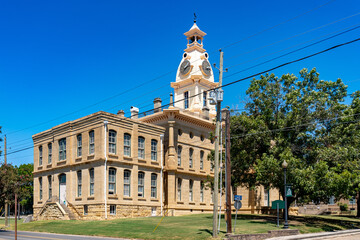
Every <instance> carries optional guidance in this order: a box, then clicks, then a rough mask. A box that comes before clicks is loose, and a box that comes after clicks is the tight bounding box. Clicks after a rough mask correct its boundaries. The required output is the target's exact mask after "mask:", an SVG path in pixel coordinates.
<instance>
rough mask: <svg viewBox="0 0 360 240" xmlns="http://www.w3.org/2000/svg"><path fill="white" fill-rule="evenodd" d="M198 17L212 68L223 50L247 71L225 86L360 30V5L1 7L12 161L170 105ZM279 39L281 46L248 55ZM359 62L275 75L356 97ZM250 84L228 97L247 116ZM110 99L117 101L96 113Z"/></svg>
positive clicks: (2, 98) (355, 50) (5, 123)
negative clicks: (51, 139) (86, 119)
mask: <svg viewBox="0 0 360 240" xmlns="http://www.w3.org/2000/svg"><path fill="white" fill-rule="evenodd" d="M328 2H330V3H329V4H327V5H325V6H323V7H321V8H318V9H316V10H314V11H312V12H309V13H307V14H304V15H301V14H303V13H305V12H307V11H309V10H311V9H314V8H316V7H318V6H321V5H323V4H326V3H328ZM194 12H196V14H197V16H198V21H197V24H198V26H199V27H200V28H201V29H202V30H203V31H205V32H206V33H207V34H208V35H207V36H206V37H205V40H204V47H205V49H206V50H207V51H208V53H209V55H210V62H211V63H218V61H219V54H218V49H219V48H223V51H224V65H225V67H229V66H232V65H235V64H241V65H238V66H235V67H232V68H229V72H228V73H226V74H225V75H224V76H225V77H226V76H228V75H230V74H233V73H235V72H237V71H241V70H243V69H245V68H248V67H251V66H253V65H255V64H258V63H261V62H263V61H266V60H268V59H271V58H273V57H276V56H279V55H281V54H284V53H286V52H289V51H292V50H295V49H296V48H299V47H302V46H304V45H298V46H297V47H294V48H289V49H288V50H286V51H283V52H280V50H282V49H284V48H288V47H291V46H294V45H297V44H301V43H304V42H306V41H309V42H308V43H306V44H310V43H312V42H314V41H316V40H313V41H310V40H312V39H316V38H318V39H317V40H320V39H322V38H324V37H322V36H324V35H326V34H331V33H333V32H336V31H341V30H342V29H344V28H346V27H350V26H353V25H355V24H360V14H359V15H356V16H353V17H349V16H351V15H354V14H357V13H359V12H360V4H359V1H358V0H335V1H329V0H318V1H313V0H293V1H289V0H286V1H285V0H273V1H268V0H259V1H243V0H241V1H240V0H238V1H185V0H184V1H168V0H166V1H155V0H154V1H115V0H114V1H89V0H87V1H36V0H34V1H16V0H15V1H2V2H1V3H0V33H1V37H0V81H1V82H0V83H1V85H0V89H1V94H0V102H1V111H0V126H2V132H3V133H2V135H1V136H2V137H3V135H4V134H7V137H8V149H9V148H11V149H9V150H8V152H11V151H14V150H17V149H21V148H24V147H29V146H32V139H31V136H32V135H33V134H35V133H38V132H40V131H44V130H46V129H49V128H51V127H53V126H55V125H57V124H60V123H63V122H66V121H70V120H74V119H77V118H79V117H82V116H85V115H88V114H91V113H93V112H96V111H99V110H104V111H108V112H112V113H116V112H117V110H119V109H124V110H125V112H126V114H128V113H129V108H130V106H138V107H140V111H143V110H147V109H151V108H152V100H153V99H154V98H155V97H161V98H163V99H164V102H165V103H168V96H169V93H170V91H171V88H170V82H172V81H174V80H175V71H176V69H177V67H178V64H179V62H180V60H181V56H182V53H183V49H185V47H186V38H185V36H184V35H183V33H184V32H186V31H188V30H189V29H190V27H191V26H192V24H193V13H194ZM298 15H301V16H299V17H297V18H296V19H293V20H291V21H288V22H286V23H284V24H282V25H280V26H278V27H276V28H273V29H271V30H269V31H266V32H263V33H261V34H258V35H256V36H254V37H252V38H248V39H245V40H243V41H241V40H242V39H244V38H247V37H249V36H251V35H253V34H255V33H258V32H260V31H262V30H265V29H268V28H270V27H272V26H275V25H277V24H280V23H282V22H284V21H286V20H289V19H291V18H293V17H295V16H298ZM346 17H349V18H347V19H345V20H342V21H338V20H340V19H343V18H346ZM335 21H338V22H336V23H333V22H335ZM330 23H333V24H330ZM326 24H328V25H327V26H326V27H321V26H323V25H326ZM319 27H320V28H319ZM315 28H318V29H317V30H312V29H315ZM309 30H312V31H309ZM307 31H309V32H307ZM304 32H307V33H304ZM359 33H360V29H356V30H354V31H352V32H349V33H346V34H344V35H341V36H339V37H336V38H333V39H331V40H329V41H326V42H323V43H321V44H318V45H315V46H313V47H310V48H307V49H305V50H303V51H299V52H297V53H294V54H291V55H288V56H286V57H283V58H280V59H278V60H275V61H272V62H269V63H267V64H264V65H261V66H258V67H256V68H252V69H250V70H247V71H244V72H242V73H239V74H236V75H233V76H231V77H228V78H224V83H228V82H230V81H233V80H236V79H239V78H242V77H246V76H248V75H251V74H254V73H256V72H260V71H263V70H266V69H268V68H271V67H273V66H276V65H278V64H280V63H284V62H286V61H289V60H292V59H295V58H299V57H302V56H305V55H308V54H311V53H314V52H317V51H320V50H323V49H325V48H328V47H330V46H333V45H336V44H338V43H342V42H346V41H349V40H352V39H355V38H358V37H359V36H360V34H359ZM298 34H301V35H300V36H298V37H292V36H294V35H298ZM328 36H330V35H328ZM289 37H292V38H291V39H288V40H284V39H286V38H289ZM321 37H322V38H321ZM280 40H284V41H282V42H280V43H277V44H273V45H271V46H268V47H264V48H262V49H260V50H257V51H251V50H253V49H256V48H259V47H262V46H264V45H269V44H271V43H273V42H276V41H280ZM238 41H240V42H238ZM235 42H238V43H237V44H235V45H232V46H228V45H229V44H232V43H235ZM306 44H305V45H306ZM226 46H228V47H226ZM248 51H251V52H250V53H246V52H248ZM276 51H279V52H278V53H276V54H273V55H269V56H267V57H263V58H259V57H261V56H263V55H266V54H271V53H273V52H276ZM244 53H246V54H244ZM359 55H360V42H357V43H354V44H351V45H348V46H345V47H342V48H339V49H336V50H334V51H331V52H328V53H325V54H323V55H321V56H316V57H314V58H311V59H308V60H306V61H303V62H300V63H296V64H293V65H291V66H287V67H284V68H281V69H278V70H276V71H275V74H276V75H278V76H280V75H282V74H284V73H294V74H297V73H298V72H299V70H300V69H302V68H304V67H306V68H313V67H316V68H317V70H318V71H319V72H320V77H321V78H322V79H324V80H336V79H337V78H341V79H343V81H344V82H345V83H346V84H348V86H349V88H348V90H349V92H353V91H355V90H357V89H359V84H360V74H359V66H360V64H359ZM255 58H259V59H257V60H253V59H255ZM250 60H251V61H250ZM245 61H248V62H246V63H244V62H245ZM171 71H173V72H171ZM169 72H171V73H169ZM166 73H169V74H167V75H165V76H163V75H164V74H166ZM159 76H163V77H161V78H158V77H159ZM152 79H156V80H153V81H151V80H152ZM215 79H217V74H216V77H215ZM145 82H147V84H145V85H143V86H142V87H139V88H136V89H135V90H132V91H127V90H129V89H132V88H134V87H136V86H138V85H139V84H142V83H145ZM248 84H249V81H244V82H242V83H239V84H236V85H233V86H232V87H230V88H225V89H224V91H225V101H224V105H227V106H230V107H239V108H241V106H242V101H243V100H244V98H245V90H246V89H247V87H248ZM120 93H124V94H120ZM116 95H117V96H116ZM112 96H116V97H113V98H111V99H110V100H108V101H103V102H101V103H99V104H97V105H94V104H96V103H98V102H100V101H102V100H105V99H107V98H108V97H112ZM91 105H92V106H91ZM89 106H90V107H89ZM84 108H85V109H84ZM53 119H55V120H54V121H51V120H53ZM49 121H51V122H49ZM43 122H47V123H46V124H41V123H43ZM23 129H25V130H23ZM19 130H21V131H19ZM1 149H2V150H3V143H1ZM32 153H33V150H32V149H29V150H26V151H22V152H19V153H16V154H11V155H9V156H8V162H11V163H13V164H16V165H18V164H21V163H30V162H32V161H33V158H32ZM0 161H1V162H2V161H3V156H1V157H0Z"/></svg>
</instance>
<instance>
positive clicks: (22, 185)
mask: <svg viewBox="0 0 360 240" xmlns="http://www.w3.org/2000/svg"><path fill="white" fill-rule="evenodd" d="M33 171H34V165H33V164H30V163H29V164H21V165H20V166H19V167H18V173H17V174H18V179H19V200H20V204H21V205H22V206H24V208H25V209H26V210H27V211H32V206H33V191H34V185H33V174H32V173H33Z"/></svg>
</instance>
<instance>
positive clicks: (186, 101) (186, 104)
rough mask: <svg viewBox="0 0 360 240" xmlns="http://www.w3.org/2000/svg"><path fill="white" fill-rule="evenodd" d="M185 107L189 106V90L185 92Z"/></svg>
mask: <svg viewBox="0 0 360 240" xmlns="http://www.w3.org/2000/svg"><path fill="white" fill-rule="evenodd" d="M184 108H185V109H188V108H189V92H184Z"/></svg>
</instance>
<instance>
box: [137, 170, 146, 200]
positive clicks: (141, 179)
mask: <svg viewBox="0 0 360 240" xmlns="http://www.w3.org/2000/svg"><path fill="white" fill-rule="evenodd" d="M144 177H145V173H143V172H139V173H138V197H144Z"/></svg>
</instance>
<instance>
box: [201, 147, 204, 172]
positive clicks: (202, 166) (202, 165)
mask: <svg viewBox="0 0 360 240" xmlns="http://www.w3.org/2000/svg"><path fill="white" fill-rule="evenodd" d="M200 169H201V170H203V169H204V151H200Z"/></svg>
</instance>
